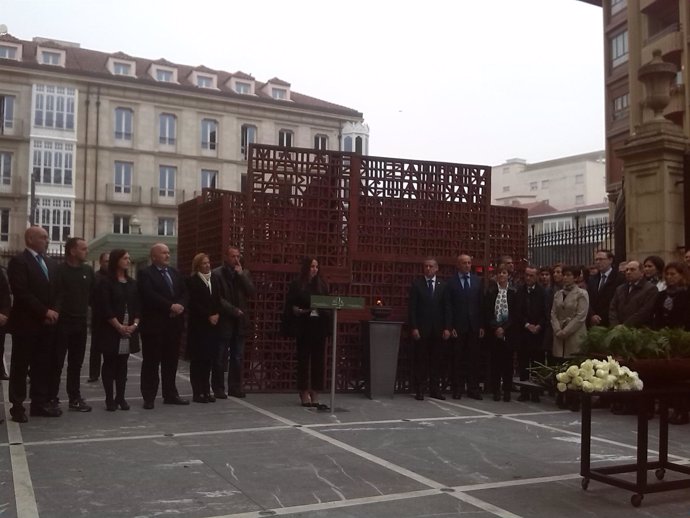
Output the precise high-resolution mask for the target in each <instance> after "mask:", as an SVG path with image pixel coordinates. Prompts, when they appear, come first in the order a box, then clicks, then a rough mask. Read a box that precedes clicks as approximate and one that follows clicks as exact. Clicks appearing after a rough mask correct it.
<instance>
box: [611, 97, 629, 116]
mask: <svg viewBox="0 0 690 518" xmlns="http://www.w3.org/2000/svg"><path fill="white" fill-rule="evenodd" d="M629 104H630V94H629V93H625V94H623V95H619V96H618V97H615V98H614V99H613V120H618V119H622V118H623V117H625V116H626V115H627V114H628V106H629Z"/></svg>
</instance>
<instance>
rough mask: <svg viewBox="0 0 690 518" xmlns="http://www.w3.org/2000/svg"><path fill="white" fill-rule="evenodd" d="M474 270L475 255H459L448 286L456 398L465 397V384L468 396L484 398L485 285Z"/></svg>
mask: <svg viewBox="0 0 690 518" xmlns="http://www.w3.org/2000/svg"><path fill="white" fill-rule="evenodd" d="M471 271H472V258H471V257H470V256H469V255H467V254H460V255H458V259H457V273H456V274H455V275H454V276H453V278H452V279H451V280H450V282H449V288H448V289H449V295H450V301H451V308H452V318H453V325H452V336H453V372H452V385H453V399H460V398H461V397H462V394H463V392H464V391H465V386H467V395H468V396H469V397H471V398H473V399H482V393H481V391H480V390H479V371H480V368H481V366H480V355H479V339H480V338H482V337H483V336H484V328H483V325H482V292H483V287H482V281H481V280H480V279H479V277H477V276H476V275H474V274H473V273H471ZM486 381H488V380H486Z"/></svg>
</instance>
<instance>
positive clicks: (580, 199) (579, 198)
mask: <svg viewBox="0 0 690 518" xmlns="http://www.w3.org/2000/svg"><path fill="white" fill-rule="evenodd" d="M584 204H585V195H584V194H576V195H575V205H584Z"/></svg>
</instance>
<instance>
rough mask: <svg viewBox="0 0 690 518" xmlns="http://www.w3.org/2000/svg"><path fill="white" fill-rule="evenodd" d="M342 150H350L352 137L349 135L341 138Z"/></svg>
mask: <svg viewBox="0 0 690 518" xmlns="http://www.w3.org/2000/svg"><path fill="white" fill-rule="evenodd" d="M343 151H352V137H350V136H349V135H348V136H347V137H345V138H344V139H343Z"/></svg>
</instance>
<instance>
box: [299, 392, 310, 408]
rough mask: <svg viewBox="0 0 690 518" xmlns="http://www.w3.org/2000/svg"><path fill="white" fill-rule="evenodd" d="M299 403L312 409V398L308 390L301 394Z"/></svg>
mask: <svg viewBox="0 0 690 518" xmlns="http://www.w3.org/2000/svg"><path fill="white" fill-rule="evenodd" d="M299 401H300V403H301V404H302V406H303V407H311V406H312V403H311V398H310V397H309V392H307V391H306V390H304V391H302V392H300V393H299Z"/></svg>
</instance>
